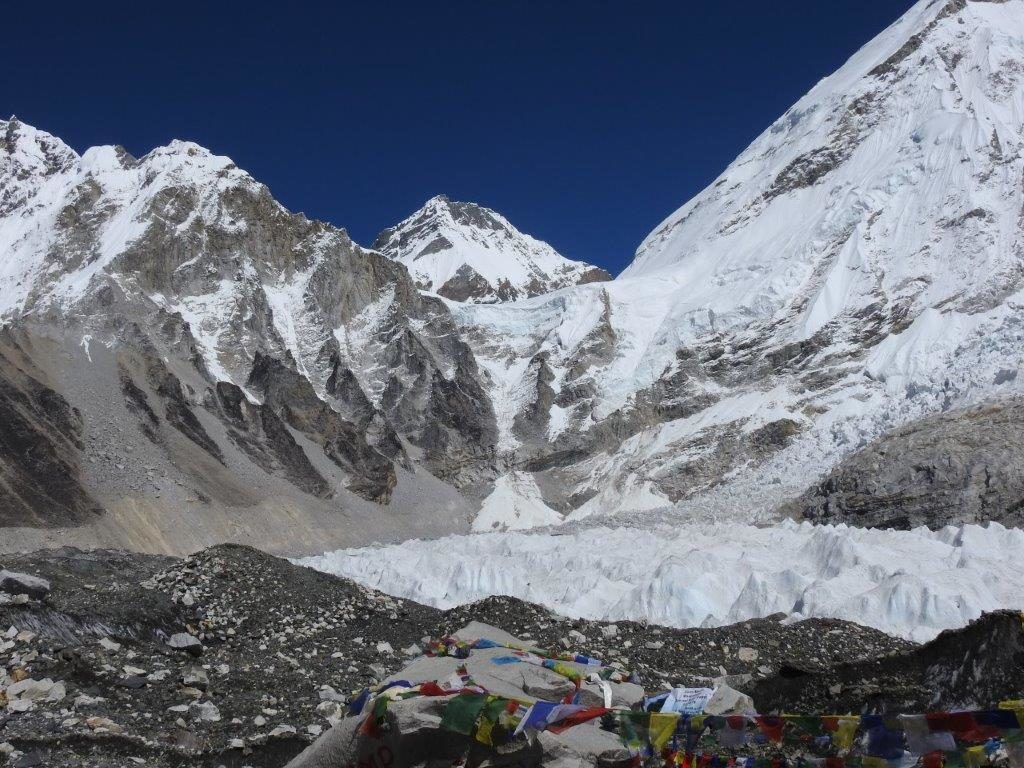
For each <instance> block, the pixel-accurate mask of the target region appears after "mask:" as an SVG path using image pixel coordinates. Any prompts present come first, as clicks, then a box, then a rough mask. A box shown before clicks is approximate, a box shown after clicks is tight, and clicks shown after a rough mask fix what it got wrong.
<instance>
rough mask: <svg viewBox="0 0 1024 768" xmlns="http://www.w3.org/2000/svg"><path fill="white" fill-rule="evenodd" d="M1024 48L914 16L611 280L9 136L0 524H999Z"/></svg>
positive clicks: (439, 220)
mask: <svg viewBox="0 0 1024 768" xmlns="http://www.w3.org/2000/svg"><path fill="white" fill-rule="evenodd" d="M1022 50H1024V0H1007V2H982V1H981V0H977V1H974V0H945V2H929V1H927V0H922V2H920V3H919V4H918V5H916V6H915V7H914V8H912V9H911V10H910V11H909V12H908V13H907V14H905V15H904V16H903V17H902V18H901V19H899V20H898V21H897V22H896V23H895V24H893V25H892V26H891V27H890V28H889V29H887V30H886V31H885V32H883V33H882V34H881V35H880V36H879V37H878V38H876V39H875V40H874V41H872V42H871V43H869V44H868V45H867V46H865V47H864V48H863V49H862V50H861V51H860V52H858V53H857V54H856V55H855V56H854V57H853V58H852V59H851V60H850V61H849V62H847V64H845V65H844V66H843V67H842V68H841V69H840V70H839V71H838V72H837V73H835V74H834V75H832V76H831V77H829V78H826V79H825V80H823V81H822V82H821V83H819V84H818V85H817V86H816V87H815V88H814V89H813V90H812V91H811V92H810V93H809V94H808V95H807V96H805V97H804V98H803V99H801V100H800V102H798V104H797V105H795V106H794V107H793V108H792V109H791V110H789V111H788V112H787V113H786V114H785V115H783V116H782V117H781V118H780V119H779V120H777V121H776V122H775V123H774V124H773V125H772V126H770V127H769V128H768V130H766V131H765V132H764V133H763V134H762V135H761V136H760V137H758V138H757V139H756V140H755V141H754V143H753V144H752V145H751V146H750V147H749V148H747V149H746V150H745V151H744V152H743V153H742V154H741V155H740V156H739V157H738V158H737V160H736V161H735V162H734V163H733V164H731V165H730V166H729V167H728V168H727V169H726V170H725V171H724V172H723V174H722V175H721V177H720V178H719V179H718V180H717V181H716V182H715V183H713V184H712V185H711V186H709V187H708V188H707V189H706V190H704V191H703V192H701V193H700V194H699V195H697V196H696V197H695V198H694V199H693V200H691V201H690V202H688V203H687V204H686V205H684V206H683V207H682V208H681V209H680V210H679V211H677V212H676V213H675V214H673V215H672V216H670V217H669V218H668V219H667V220H666V221H665V222H664V223H663V224H662V225H661V226H659V227H658V228H657V229H656V230H655V231H654V232H653V233H652V234H651V235H650V236H648V237H647V239H646V240H645V241H644V242H643V244H642V245H641V247H640V249H639V251H638V254H637V258H636V261H635V262H634V264H633V265H632V266H631V267H630V268H629V269H628V270H627V271H626V272H625V274H623V275H622V276H620V277H619V278H618V279H615V280H611V281H602V282H588V281H590V280H593V279H594V278H595V275H594V274H593V268H590V267H588V266H587V265H584V264H579V263H576V262H568V261H566V260H564V259H562V257H560V256H558V254H557V253H555V252H554V251H553V250H551V249H550V248H549V247H548V246H545V245H544V244H542V243H539V242H538V241H536V240H533V239H532V238H529V237H528V236H525V235H522V234H521V233H519V232H518V231H517V230H515V229H514V228H513V227H512V225H511V224H509V223H508V222H507V221H506V220H505V219H503V218H502V217H500V216H498V215H497V214H495V213H493V212H491V211H487V210H486V209H483V208H479V207H478V206H473V205H469V204H462V203H452V202H450V201H447V200H445V199H443V198H435V199H434V200H432V201H430V202H429V203H428V204H427V206H426V207H425V208H424V209H423V210H422V211H420V212H419V213H417V214H415V215H414V216H412V217H410V218H409V219H407V220H406V221H405V222H403V223H402V224H400V225H399V226H398V227H396V228H395V229H393V230H388V231H387V232H385V233H384V234H382V236H381V237H380V238H379V239H378V241H377V243H376V244H375V249H374V250H367V249H364V248H361V247H360V246H358V245H357V244H355V243H353V242H352V241H351V240H350V239H349V238H348V236H347V235H346V234H345V232H344V231H343V230H340V229H337V228H335V227H333V226H331V225H328V224H324V223H321V222H316V221H310V220H308V219H306V218H305V217H304V216H302V215H301V214H295V213H291V212H289V211H287V210H286V209H284V208H283V207H282V206H281V205H280V204H278V203H277V202H276V201H275V200H274V199H273V197H272V196H271V194H270V192H269V190H267V189H266V187H264V186H263V185H261V184H260V183H258V182H257V181H255V180H254V179H253V178H252V177H251V176H250V175H249V174H247V173H245V172H244V171H242V170H241V169H239V168H237V167H236V166H235V165H234V164H233V163H232V162H231V161H230V160H229V159H227V158H223V157H218V156H216V155H214V154H212V153H210V152H209V151H207V150H205V149H203V148H202V147H199V146H197V145H195V144H190V143H187V142H174V143H172V144H171V145H169V146H168V147H162V148H159V149H156V150H154V151H153V152H151V153H149V154H148V155H146V156H145V157H143V158H140V159H136V158H133V157H131V156H130V155H128V153H126V152H125V151H124V150H122V149H119V148H116V147H98V148H93V149H90V150H88V151H87V152H85V153H84V154H82V155H81V156H79V155H78V154H77V153H75V152H74V151H73V150H71V149H70V148H68V147H67V146H66V145H64V144H63V142H61V141H60V140H59V139H56V138H55V137H53V136H50V135H48V134H45V133H43V132H41V131H38V130H36V129H34V128H31V127H30V126H26V125H24V124H22V123H20V122H18V121H16V120H11V121H8V122H3V123H0V280H2V282H3V288H4V290H3V291H2V292H0V319H2V321H3V322H4V323H5V330H4V333H3V335H2V336H0V384H2V385H3V386H2V387H0V394H2V397H0V408H2V409H3V412H2V413H0V416H3V417H4V418H5V420H7V421H9V422H11V423H17V425H18V426H17V429H15V430H11V431H9V432H8V434H9V435H17V436H19V437H18V441H14V442H12V441H8V443H3V440H2V439H0V448H2V455H0V480H2V481H3V482H4V483H5V485H6V486H7V487H9V488H15V489H20V490H17V491H16V492H15V493H11V494H3V495H0V521H3V522H5V523H6V524H8V525H12V524H13V525H19V526H24V527H33V526H35V527H38V526H40V525H42V526H57V527H61V526H66V525H68V524H69V523H75V524H84V525H87V526H88V527H89V530H90V531H92V532H93V533H92V534H91V535H94V536H95V541H96V542H97V543H123V542H125V541H127V540H131V541H132V542H133V544H134V545H136V546H141V547H142V548H153V549H172V550H173V549H175V548H181V549H190V548H195V547H196V546H198V545H201V544H203V543H205V542H208V541H211V540H221V539H223V538H236V539H237V538H241V539H242V540H247V539H246V537H250V538H249V539H248V540H252V537H254V536H257V535H258V536H260V537H262V540H263V541H264V544H265V542H266V541H270V542H272V543H271V544H270V546H272V547H275V548H278V549H282V550H287V551H291V552H295V551H309V550H310V549H317V550H320V551H322V550H323V549H325V548H326V547H328V546H332V545H338V546H342V545H350V544H354V543H359V542H360V541H366V540H371V539H380V538H388V537H391V538H395V537H409V536H414V535H433V534H436V533H440V532H449V531H451V530H465V529H469V528H470V526H471V525H472V526H474V527H475V528H476V529H477V530H483V529H493V528H503V527H526V526H530V525H548V524H552V523H557V522H560V521H563V520H565V519H570V520H577V519H581V518H585V517H588V516H593V515H600V514H604V513H611V512H616V511H623V510H638V509H648V510H650V509H651V508H664V507H667V506H669V505H676V507H675V511H674V512H673V513H672V514H675V515H676V516H678V515H683V516H688V517H693V516H696V515H708V514H712V515H716V516H725V515H728V516H732V517H733V518H737V519H746V520H749V519H752V518H757V517H769V516H777V515H778V514H780V512H783V511H784V512H786V513H787V514H795V515H808V516H812V517H815V518H825V519H828V520H837V519H847V518H851V517H853V516H856V515H858V514H861V513H863V514H864V515H865V516H864V518H863V519H865V520H870V521H871V522H875V523H877V522H880V521H881V522H885V521H886V520H888V519H891V518H890V517H887V515H889V512H888V511H887V510H889V509H890V508H891V507H892V505H893V502H892V499H894V498H897V497H898V498H899V499H901V500H902V501H901V510H902V511H901V512H900V517H899V518H898V519H899V521H901V522H900V524H909V522H910V521H913V522H920V521H925V522H930V521H931V518H930V517H929V514H930V513H929V510H930V509H933V508H936V504H935V503H934V502H935V498H937V496H936V495H937V494H938V495H941V496H942V499H941V504H940V505H939V506H941V508H942V510H943V512H942V516H941V522H943V523H945V522H956V516H957V514H959V513H957V512H956V510H957V509H961V508H962V509H965V510H971V511H970V512H969V515H970V517H971V519H972V520H973V519H975V518H976V517H977V516H983V517H985V518H991V519H1011V518H1012V515H1015V514H1017V515H1019V508H1018V507H1016V506H1014V504H1015V503H1016V502H1015V499H1019V498H1020V495H1019V494H1018V495H1015V494H1017V491H1018V487H1019V485H1021V484H1024V483H1021V482H1019V481H1020V479H1021V478H1022V477H1024V472H1020V471H1018V469H1019V467H1018V464H1019V461H1018V460H1016V459H1014V458H1013V457H1014V456H1016V453H1014V451H1015V448H1014V445H1015V444H1016V443H1017V442H1019V439H1020V436H1021V434H1022V433H1024V424H1021V423H1020V422H1021V419H1020V414H1021V413H1024V409H1022V408H1021V407H1020V406H1019V402H1017V401H1016V400H1015V399H1014V398H1017V397H1018V396H1019V395H1021V394H1022V389H1024V379H1022V378H1021V377H1020V376H1019V375H1018V373H1019V369H1020V367H1021V365H1022V363H1024V343H1022V341H1021V340H1022V338H1024V312H1022V311H1021V309H1022V304H1024V252H1022V243H1021V232H1022V229H1021V213H1020V212H1021V210H1024V158H1022V147H1024V135H1022V125H1024V67H1022V66H1021V64H1020V60H1021V56H1020V53H1021V51H1022ZM463 267H466V268H467V269H463ZM468 270H472V274H470V272H469V271H468ZM460 275H461V276H460ZM597 277H606V276H602V275H598V276H597ZM533 294H537V295H533ZM978 404H982V405H983V406H984V407H983V408H981V409H980V410H979V409H977V408H975V409H970V408H968V410H964V411H961V410H959V409H960V408H961V407H964V408H967V407H969V406H975V405H978ZM938 413H945V414H946V415H945V416H944V417H943V418H935V414H938ZM959 414H965V415H963V417H961V416H960V415H959ZM894 430H902V431H899V432H894ZM887 435H897V437H895V438H893V439H892V440H890V441H889V442H885V440H886V436H887ZM876 439H878V440H881V441H882V442H878V443H875V444H874V445H873V446H872V447H870V448H865V446H868V445H869V443H871V441H874V440H876ZM951 442H956V443H957V444H960V445H970V446H972V448H971V450H970V452H969V454H970V455H969V456H968V455H966V454H965V452H963V451H960V452H958V453H957V454H956V456H953V457H952V458H951V455H950V451H948V450H946V449H945V448H943V447H942V446H943V445H948V444H951ZM26 445H31V446H32V451H30V452H28V453H26V451H25V446H26ZM887 446H901V448H900V449H899V450H900V452H901V453H904V454H906V455H908V456H909V455H910V454H911V453H912V454H913V456H914V459H913V468H912V471H911V470H907V471H902V470H900V471H897V470H894V469H893V468H892V467H886V468H885V469H886V471H876V470H875V469H873V467H875V468H877V466H878V463H879V462H880V461H886V458H885V457H886V456H892V455H893V452H892V451H891V450H889V448H887ZM933 446H934V447H933ZM26 456H31V457H32V460H31V461H29V460H27V459H26ZM892 460H894V461H899V458H898V457H895V458H893V459H892ZM1015 462H1016V463H1015ZM139 466H141V467H143V468H144V471H142V472H140V471H139V469H138V467H139ZM918 467H920V471H918V469H917V468H918ZM830 473H831V474H830ZM865 473H871V474H872V475H873V482H871V483H865V482H862V481H861V478H862V477H863V476H864V475H865ZM57 477H59V478H61V481H60V482H55V480H54V478H57ZM993 478H995V479H993ZM993 484H995V485H997V486H999V487H998V489H997V491H998V492H993V491H992V487H993ZM40 485H41V486H43V487H46V488H47V492H46V494H43V495H40V494H34V495H33V494H32V493H30V489H32V488H33V487H34V486H40ZM1020 490H1021V493H1022V494H1024V489H1020ZM958 493H961V494H966V495H968V496H970V497H972V498H975V499H977V498H981V497H982V496H984V499H983V500H982V501H981V502H979V503H974V502H972V503H971V504H965V505H960V504H958V503H957V501H956V494H958ZM47 494H49V495H48V496H47ZM47 499H49V500H47ZM97 509H102V510H104V513H103V514H101V515H99V516H98V517H97V518H96V519H93V517H95V510H97ZM837 510H839V511H837ZM951 510H952V511H951ZM478 512H480V514H479V515H477V513H478ZM963 514H965V515H966V514H968V513H967V512H964V513H963ZM653 516H655V517H656V516H657V515H653ZM339 519H340V520H342V521H343V522H342V523H340V524H339ZM76 531H77V532H76V533H75V538H76V541H79V542H82V541H83V538H82V536H83V534H82V532H81V530H80V529H76ZM257 531H258V533H257ZM183 532H185V533H183ZM140 542H141V543H140ZM86 543H88V542H86ZM265 545H266V544H265Z"/></svg>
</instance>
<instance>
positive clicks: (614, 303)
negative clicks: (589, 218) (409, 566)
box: [453, 0, 1024, 514]
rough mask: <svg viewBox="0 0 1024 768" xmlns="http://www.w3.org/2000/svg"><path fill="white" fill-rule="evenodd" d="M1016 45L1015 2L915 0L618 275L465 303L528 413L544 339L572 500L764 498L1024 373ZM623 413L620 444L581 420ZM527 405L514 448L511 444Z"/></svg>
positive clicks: (484, 350) (1022, 167) (1021, 134)
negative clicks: (760, 447)
mask: <svg viewBox="0 0 1024 768" xmlns="http://www.w3.org/2000/svg"><path fill="white" fill-rule="evenodd" d="M1022 51H1024V0H1008V1H1007V2H1003V3H992V2H975V1H974V0H942V1H933V0H922V1H921V2H919V3H917V4H916V5H915V6H914V7H913V8H912V9H911V10H910V11H908V12H907V13H906V14H905V15H904V16H903V17H901V18H900V19H899V20H897V21H896V22H895V23H894V24H893V25H892V26H891V27H890V28H889V29H887V30H885V31H884V32H883V33H882V34H880V35H879V36H878V37H877V38H875V39H874V40H872V41H871V42H870V43H868V44H867V45H866V46H864V48H863V49H861V50H860V51H859V52H858V53H857V54H855V55H854V56H853V57H852V58H851V59H850V60H849V61H848V62H847V63H846V64H845V65H844V66H843V67H842V68H841V69H840V70H839V71H837V72H836V73H835V74H833V75H832V76H830V77H828V78H825V79H824V80H822V81H821V82H820V83H819V84H818V85H817V86H816V87H815V88H814V89H813V90H812V91H811V92H810V93H808V94H807V95H806V96H805V97H804V98H803V99H801V100H800V101H799V102H798V103H797V104H795V105H794V106H793V107H792V108H791V109H790V110H788V111H787V112H786V114H784V115H783V116H782V117H780V118H779V119H778V120H777V121H776V122H775V123H773V124H772V125H771V126H770V127H769V128H768V129H767V130H766V131H765V132H764V133H763V134H761V136H759V137H758V138H757V139H756V140H755V141H754V142H753V143H752V144H751V145H750V147H748V148H747V149H746V150H744V152H742V153H741V154H740V156H739V157H738V158H737V159H736V160H735V161H734V162H733V163H732V164H731V165H730V166H729V167H728V168H727V169H726V170H725V171H724V172H723V173H722V174H721V176H720V177H719V178H718V179H717V180H716V181H715V182H714V183H713V184H711V185H710V186H709V187H708V188H707V189H705V190H703V191H702V192H701V193H700V194H698V195H697V196H696V197H694V198H693V199H692V200H690V201H689V202H687V203H686V204H685V205H684V206H683V207H682V208H680V209H679V210H678V211H676V212H675V213H673V214H672V215H671V216H669V217H668V218H667V219H666V220H665V221H664V222H663V223H662V224H661V225H660V226H659V227H657V228H656V229H655V230H654V231H653V232H652V233H651V234H650V235H649V236H648V237H647V238H646V239H645V240H644V242H643V244H642V245H641V246H640V248H639V250H638V252H637V256H636V259H635V261H634V262H633V264H632V265H631V266H630V267H629V268H627V269H626V270H625V272H624V273H623V274H622V275H621V276H619V278H617V279H616V280H614V281H612V282H609V283H600V284H596V285H585V286H580V287H577V288H573V289H566V290H563V291H559V292H556V293H553V294H550V295H545V296H539V297H536V298H532V299H529V300H526V301H519V302H515V303H513V304H509V305H504V306H499V307H494V306H463V307H461V308H458V309H455V310H453V311H454V312H455V314H456V316H457V318H458V320H459V322H460V324H461V325H462V327H463V328H464V329H465V333H466V336H467V339H469V340H470V342H471V343H472V344H473V346H474V351H475V352H476V354H477V357H478V359H479V360H480V361H481V364H482V367H483V368H484V369H485V370H486V371H487V372H489V373H490V374H492V375H491V385H490V386H491V392H492V397H493V398H494V400H495V402H497V403H502V404H503V406H505V407H508V408H511V409H513V410H514V411H515V412H516V413H529V412H530V411H531V409H534V410H535V409H536V407H537V406H536V404H537V403H538V402H541V401H540V400H539V399H538V396H537V392H538V387H537V373H536V366H534V367H530V366H525V365H523V364H522V363H521V360H522V358H523V357H524V356H526V357H531V358H533V359H534V360H539V359H541V358H543V361H544V367H545V375H547V376H549V378H550V383H549V384H548V386H549V387H550V388H551V390H553V394H552V396H551V397H549V398H548V400H550V401H551V402H552V403H553V404H552V405H550V406H549V405H547V404H544V403H542V407H543V408H545V410H546V412H547V414H548V418H547V419H546V420H542V419H538V418H536V417H534V421H535V422H541V421H542V422H543V423H542V425H541V426H542V427H543V428H544V430H546V431H545V432H544V436H545V438H546V439H547V440H550V441H556V442H557V441H559V440H560V441H561V444H560V445H559V446H558V448H559V449H560V450H561V451H562V452H563V453H568V452H569V451H573V452H576V453H587V454H588V455H587V458H585V459H583V460H582V461H580V462H578V463H577V464H576V465H575V466H574V467H573V468H572V470H571V474H572V477H573V479H574V481H575V482H576V483H577V485H576V486H575V490H576V491H579V490H580V489H581V488H582V489H584V490H585V491H586V493H585V494H578V495H580V496H581V497H582V496H587V497H589V498H588V501H587V502H585V503H584V504H583V505H582V506H581V507H579V508H578V510H577V511H578V513H579V514H588V513H591V512H596V511H607V510H610V509H615V508H624V507H629V506H632V505H634V504H638V505H641V506H649V505H650V504H651V503H653V502H652V495H653V497H655V498H657V499H660V500H661V501H662V503H664V504H667V503H670V502H677V501H682V502H683V503H684V504H685V503H688V502H687V499H688V498H689V497H691V496H695V495H697V496H700V499H699V501H697V502H694V505H695V506H697V507H704V506H707V505H711V506H714V507H716V508H718V507H723V508H724V507H728V506H733V507H735V505H734V504H733V501H734V500H735V499H736V498H741V499H744V500H745V502H746V503H745V504H744V505H743V509H744V510H750V509H751V508H753V509H754V510H755V514H756V510H768V509H770V508H771V507H772V506H773V505H774V504H775V503H776V502H778V501H779V500H781V499H782V498H785V497H786V496H787V495H791V494H792V493H793V492H798V488H797V486H798V485H800V484H804V485H806V483H807V482H808V481H809V480H811V479H813V477H814V476H816V475H818V474H820V473H822V472H824V471H827V470H828V469H829V468H830V467H831V466H833V465H834V464H835V462H836V461H838V460H839V459H840V458H842V457H843V456H844V455H846V454H847V453H849V452H850V451H852V450H855V449H856V448H858V447H861V446H863V445H864V444H866V443H867V442H868V441H870V440H872V439H874V438H875V437H877V436H879V435H881V434H883V433H884V432H886V431H888V430H891V429H893V428H895V427H897V426H900V425H902V424H904V423H906V422H908V421H910V420H913V419H915V418H919V417H921V416H923V415H925V414H928V413H933V412H936V411H940V410H946V409H949V408H954V407H958V406H965V405H970V404H972V403H976V402H980V401H983V400H984V399H986V398H989V397H993V396H999V395H1005V394H1018V393H1020V392H1021V391H1022V390H1024V376H1019V375H1014V372H1016V371H1018V370H1019V369H1020V368H1021V366H1022V364H1024V346H1022V345H1021V344H1020V338H1021V333H1022V330H1024V329H1022V322H1021V319H1022V317H1024V313H1022V309H1024V230H1022V228H1021V226H1020V211H1021V210H1022V209H1024V66H1022V65H1021V63H1020V62H1021V60H1022V58H1021V53H1022ZM1001 370H1002V371H1007V372H1009V373H1008V374H1005V375H1001V374H1000V371H1001ZM734 402H742V403H743V407H742V408H739V409H737V410H735V411H733V410H730V409H723V408H720V407H717V406H716V403H722V404H723V405H724V404H727V403H734ZM705 408H715V409H716V411H715V412H713V413H709V414H707V415H705V416H701V415H700V413H699V412H700V411H702V410H704V409H705ZM666 414H668V418H666ZM675 414H679V417H678V418H676V417H675ZM612 419H614V420H615V421H614V426H612V427H611V429H612V431H614V432H615V434H616V435H619V434H622V433H623V432H626V433H627V439H626V440H625V441H623V442H622V443H612V442H609V440H608V439H607V438H606V437H604V436H601V437H600V438H594V439H595V441H598V445H599V448H600V450H596V451H595V450H593V448H592V447H590V446H587V447H585V448H584V447H582V446H581V444H580V443H581V441H580V439H578V438H576V437H574V436H576V435H580V434H583V435H587V434H592V433H593V432H594V430H595V429H599V428H600V426H601V425H602V424H603V423H608V422H609V421H610V420H612ZM781 419H785V420H788V421H791V422H793V423H794V424H795V425H796V426H795V428H794V432H795V434H793V435H792V436H791V437H790V439H789V440H788V442H787V443H786V444H785V445H784V446H782V447H781V449H780V451H778V452H775V453H772V454H771V455H756V451H752V450H750V448H749V446H748V447H737V449H736V450H731V449H730V451H729V462H731V467H730V468H729V469H728V470H725V469H723V471H717V470H716V471H715V472H713V473H712V472H708V471H706V468H707V467H710V466H711V465H713V464H715V463H719V462H722V464H723V468H724V466H725V462H724V461H723V459H722V450H721V447H722V446H723V440H724V439H725V438H726V437H727V436H729V435H733V436H735V435H737V434H747V435H750V434H752V433H753V432H754V431H755V430H757V429H758V428H760V427H763V426H766V425H768V424H769V423H770V422H773V421H775V422H779V420H781ZM623 422H625V423H626V424H627V425H628V428H626V429H624V428H623V427H622V423H623ZM515 423H516V422H515V419H514V418H511V417H506V419H505V422H504V424H499V428H501V431H502V436H501V441H500V445H502V446H504V447H505V448H506V449H507V450H509V451H515V452H516V456H517V457H519V456H521V455H522V453H523V451H524V450H525V449H524V443H528V440H527V439H526V438H524V436H523V434H521V433H522V431H523V430H520V432H519V433H517V432H516V429H515ZM535 431H539V429H538V430H535ZM600 441H603V442H600ZM527 447H528V446H527ZM538 450H539V448H538ZM531 458H532V457H531ZM737 459H738V460H737ZM694 474H696V477H694ZM723 480H727V481H728V482H724V483H723V482H722V481H723ZM559 482H560V483H562V484H564V483H565V478H564V477H560V478H559ZM540 484H541V487H544V484H543V483H540ZM633 499H638V500H639V501H633ZM548 501H549V503H551V502H552V500H551V499H549V500H548ZM556 506H557V505H556Z"/></svg>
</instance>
